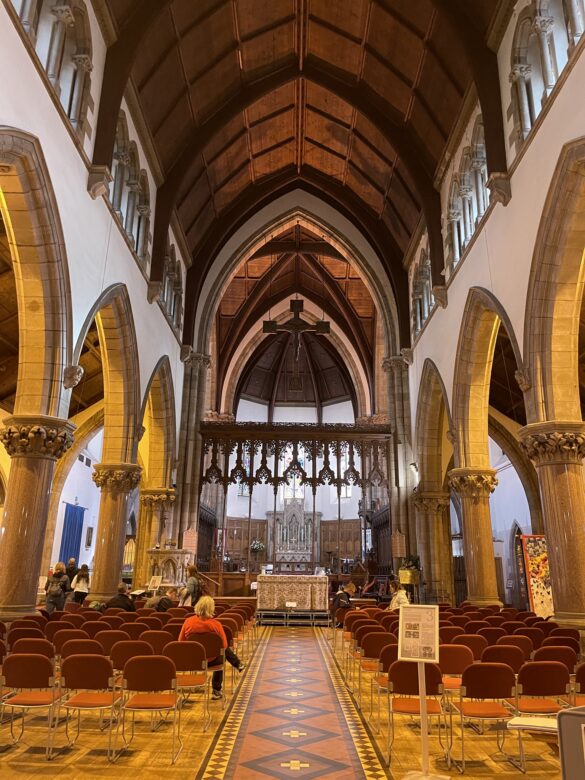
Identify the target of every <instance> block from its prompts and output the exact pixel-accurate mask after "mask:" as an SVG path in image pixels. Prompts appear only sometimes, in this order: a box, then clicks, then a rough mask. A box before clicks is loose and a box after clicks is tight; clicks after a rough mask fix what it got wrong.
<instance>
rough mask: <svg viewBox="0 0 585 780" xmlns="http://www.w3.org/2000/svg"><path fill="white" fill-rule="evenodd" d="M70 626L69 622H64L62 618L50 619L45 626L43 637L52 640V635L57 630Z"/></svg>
mask: <svg viewBox="0 0 585 780" xmlns="http://www.w3.org/2000/svg"><path fill="white" fill-rule="evenodd" d="M70 628H71V623H66V622H65V621H63V620H50V621H49V622H48V623H47V625H46V626H45V639H48V640H49V642H52V641H53V637H54V636H55V634H56V633H57V631H65V630H69V629H70Z"/></svg>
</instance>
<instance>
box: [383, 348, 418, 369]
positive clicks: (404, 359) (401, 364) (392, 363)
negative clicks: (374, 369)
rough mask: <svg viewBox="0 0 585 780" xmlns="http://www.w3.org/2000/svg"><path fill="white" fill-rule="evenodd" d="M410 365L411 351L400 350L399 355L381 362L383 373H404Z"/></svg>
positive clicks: (391, 356)
mask: <svg viewBox="0 0 585 780" xmlns="http://www.w3.org/2000/svg"><path fill="white" fill-rule="evenodd" d="M410 365H412V350H411V349H406V348H405V349H401V350H400V355H390V356H389V357H385V358H384V359H383V360H382V369H383V371H385V373H387V374H389V373H390V372H393V373H396V372H400V371H406V369H407V368H408V366H410Z"/></svg>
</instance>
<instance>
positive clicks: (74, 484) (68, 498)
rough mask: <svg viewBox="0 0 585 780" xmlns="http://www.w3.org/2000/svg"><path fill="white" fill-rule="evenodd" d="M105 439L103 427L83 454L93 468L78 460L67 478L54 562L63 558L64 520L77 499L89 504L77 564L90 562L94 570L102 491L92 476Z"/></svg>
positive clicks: (55, 543) (56, 527)
mask: <svg viewBox="0 0 585 780" xmlns="http://www.w3.org/2000/svg"><path fill="white" fill-rule="evenodd" d="M103 439H104V434H103V430H101V431H99V433H97V434H96V435H95V436H94V437H93V438H92V439H91V441H89V443H88V445H87V447H86V448H85V449H84V450H82V451H81V452H80V453H79V454H80V455H83V456H84V457H85V458H89V459H90V460H91V462H92V465H91V467H90V466H86V465H85V463H81V461H80V460H76V461H75V462H74V463H73V466H72V467H71V470H70V472H69V474H68V476H67V479H66V480H65V484H64V485H63V491H62V493H61V499H60V502H59V509H58V511H57V524H56V526H55V538H54V542H53V552H52V554H51V563H52V564H53V563H57V561H58V560H59V557H58V556H59V551H60V549H61V537H62V535H63V522H64V520H65V504H75V503H76V502H77V503H78V504H79V506H82V507H85V510H86V511H85V514H84V516H83V529H82V531H81V548H80V552H79V560H78V561H77V564H78V565H81V564H82V563H86V564H87V565H88V566H89V567H90V569H91V568H92V566H93V556H94V552H95V540H96V530H97V521H98V514H99V508H100V495H101V493H100V490H99V489H98V488H97V487H96V485H95V483H94V482H93V480H92V478H91V475H92V472H93V465H94V464H95V463H99V462H100V459H101V457H102V444H103ZM88 528H93V529H94V531H93V540H92V544H91V546H90V547H89V548H86V546H85V540H86V536H87V529H88ZM65 563H67V561H65Z"/></svg>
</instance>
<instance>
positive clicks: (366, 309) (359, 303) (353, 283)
mask: <svg viewBox="0 0 585 780" xmlns="http://www.w3.org/2000/svg"><path fill="white" fill-rule="evenodd" d="M347 297H348V299H349V301H350V302H351V305H352V306H353V308H354V310H355V313H356V314H357V315H358V317H366V318H367V317H373V316H374V302H373V300H372V296H371V295H370V293H369V291H368V288H367V287H366V285H365V284H364V283H363V281H362V280H361V279H350V280H349V281H348V283H347Z"/></svg>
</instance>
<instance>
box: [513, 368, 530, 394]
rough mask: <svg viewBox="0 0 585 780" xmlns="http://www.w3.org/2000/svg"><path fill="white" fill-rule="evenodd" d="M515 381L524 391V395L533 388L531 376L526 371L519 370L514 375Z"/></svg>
mask: <svg viewBox="0 0 585 780" xmlns="http://www.w3.org/2000/svg"><path fill="white" fill-rule="evenodd" d="M514 379H515V380H516V382H517V384H518V387H519V388H520V390H522V392H523V393H527V392H528V391H529V390H530V388H531V387H532V382H531V381H530V374H529V373H528V371H526V369H518V371H516V372H515V373H514Z"/></svg>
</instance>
